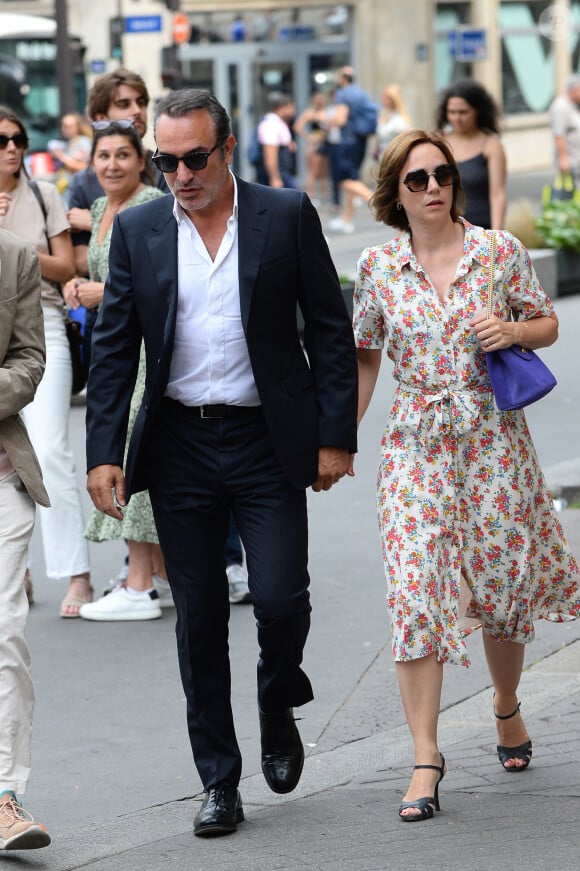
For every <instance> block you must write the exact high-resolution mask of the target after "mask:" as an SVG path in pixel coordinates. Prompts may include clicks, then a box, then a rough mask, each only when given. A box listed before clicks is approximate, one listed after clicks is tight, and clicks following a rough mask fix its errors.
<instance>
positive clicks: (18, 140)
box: [0, 133, 28, 151]
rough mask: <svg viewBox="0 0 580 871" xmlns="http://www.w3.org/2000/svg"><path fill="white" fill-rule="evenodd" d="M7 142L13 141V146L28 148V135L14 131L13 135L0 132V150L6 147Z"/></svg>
mask: <svg viewBox="0 0 580 871" xmlns="http://www.w3.org/2000/svg"><path fill="white" fill-rule="evenodd" d="M9 142H13V143H14V147H15V148H28V136H25V135H24V133H15V134H14V136H6V135H5V134H4V133H0V151H4V149H5V148H8V143H9Z"/></svg>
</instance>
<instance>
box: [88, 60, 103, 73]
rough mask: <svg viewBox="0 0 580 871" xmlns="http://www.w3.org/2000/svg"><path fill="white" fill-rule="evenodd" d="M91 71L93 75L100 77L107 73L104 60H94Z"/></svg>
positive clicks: (90, 66) (91, 63)
mask: <svg viewBox="0 0 580 871" xmlns="http://www.w3.org/2000/svg"><path fill="white" fill-rule="evenodd" d="M89 69H90V71H91V72H92V73H95V74H96V75H99V74H100V73H104V72H105V70H106V69H107V65H106V63H105V61H104V60H92V61H91V62H90V64H89Z"/></svg>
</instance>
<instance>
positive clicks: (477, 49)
mask: <svg viewBox="0 0 580 871" xmlns="http://www.w3.org/2000/svg"><path fill="white" fill-rule="evenodd" d="M447 44H448V47H449V54H450V56H451V57H452V58H454V60H457V61H464V62H470V61H476V60H485V59H486V57H487V32H486V31H485V30H479V29H476V28H471V27H465V28H460V29H458V30H450V31H449V33H448V34H447Z"/></svg>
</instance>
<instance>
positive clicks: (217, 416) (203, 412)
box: [199, 405, 222, 420]
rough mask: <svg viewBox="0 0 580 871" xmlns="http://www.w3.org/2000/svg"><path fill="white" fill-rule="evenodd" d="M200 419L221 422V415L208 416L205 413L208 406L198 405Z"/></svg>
mask: <svg viewBox="0 0 580 871" xmlns="http://www.w3.org/2000/svg"><path fill="white" fill-rule="evenodd" d="M199 408H200V417H201V419H202V420H221V418H222V415H221V414H208V413H206V408H209V406H208V405H200V407H199Z"/></svg>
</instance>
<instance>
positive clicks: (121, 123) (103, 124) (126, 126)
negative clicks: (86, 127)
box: [93, 118, 135, 132]
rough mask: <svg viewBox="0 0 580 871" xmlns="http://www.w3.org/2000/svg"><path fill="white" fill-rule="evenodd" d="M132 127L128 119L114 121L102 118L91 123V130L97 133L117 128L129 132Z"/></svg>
mask: <svg viewBox="0 0 580 871" xmlns="http://www.w3.org/2000/svg"><path fill="white" fill-rule="evenodd" d="M134 126H135V125H134V124H133V122H132V121H131V119H130V118H118V119H115V120H113V119H111V118H103V119H102V120H101V121H93V130H98V131H99V132H102V131H103V130H109V129H111V130H115V128H119V127H120V128H121V130H130V129H131V127H134Z"/></svg>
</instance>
